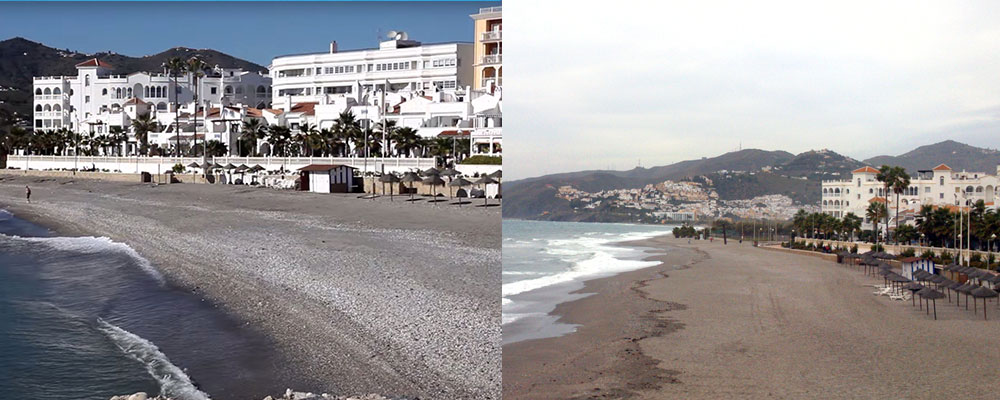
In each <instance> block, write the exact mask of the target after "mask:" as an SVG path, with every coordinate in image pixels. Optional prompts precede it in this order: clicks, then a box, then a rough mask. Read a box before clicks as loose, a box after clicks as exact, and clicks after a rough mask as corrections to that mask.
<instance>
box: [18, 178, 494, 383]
mask: <svg viewBox="0 0 1000 400" xmlns="http://www.w3.org/2000/svg"><path fill="white" fill-rule="evenodd" d="M25 185H30V186H31V188H32V192H33V193H32V203H31V204H26V202H25V200H24V186H25ZM400 200H402V199H399V198H397V199H395V201H392V202H390V201H389V199H388V198H378V199H375V200H364V199H359V198H357V195H348V194H331V195H322V194H313V193H302V192H291V191H278V190H273V189H263V188H252V187H247V186H228V185H191V184H187V185H185V184H175V185H160V186H156V185H150V184H139V183H134V184H133V183H119V182H102V181H96V180H74V179H72V178H40V177H29V176H18V175H17V174H3V175H0V207H2V208H5V209H7V210H9V211H10V212H12V213H14V214H15V215H17V216H20V217H22V218H26V219H30V220H32V221H34V222H36V223H40V224H43V225H45V226H47V227H49V228H52V229H54V230H56V231H57V232H59V233H60V234H62V235H67V236H69V235H77V236H99V237H108V238H110V239H111V240H114V241H116V242H121V243H125V244H127V245H128V246H130V247H132V248H133V249H135V250H136V251H137V252H138V253H139V254H141V255H142V256H144V257H146V258H148V259H149V260H150V261H151V262H152V264H153V265H154V266H155V268H157V269H158V270H159V271H160V272H161V273H162V274H163V275H164V277H165V278H166V280H167V282H168V284H170V285H175V286H178V287H182V288H184V289H185V290H190V291H192V292H195V293H198V294H200V295H202V296H204V298H205V299H206V300H209V301H212V302H214V303H216V304H218V305H219V307H220V308H222V309H224V310H225V311H226V312H228V313H231V314H233V315H235V316H236V317H238V318H240V319H242V320H243V321H245V323H246V324H248V325H250V326H252V327H254V328H255V329H258V330H260V331H261V332H262V333H264V334H266V335H268V336H270V337H271V338H273V339H274V340H275V342H276V343H277V346H278V347H279V348H278V349H276V350H278V351H279V352H281V353H282V354H284V355H285V358H286V359H285V360H282V362H283V363H286V367H287V368H285V369H283V372H280V373H286V374H294V375H295V376H296V377H297V378H302V377H307V378H308V379H309V380H310V381H312V382H315V385H316V386H317V387H310V388H301V389H303V390H309V391H312V392H315V393H330V394H331V395H336V396H355V395H363V394H368V393H378V394H380V395H384V396H388V397H406V398H412V397H419V398H431V399H433V398H439V399H455V398H470V399H494V398H499V397H500V381H501V379H500V365H501V356H500V352H501V348H500V340H501V339H500V297H499V295H498V293H499V292H500V279H499V276H500V268H501V267H500V243H501V240H500V231H501V224H500V207H490V208H482V207H470V206H469V205H465V206H463V207H461V208H459V207H458V206H456V205H451V204H449V203H447V202H439V203H435V204H429V203H426V202H419V201H418V202H415V203H409V202H406V201H400ZM297 381H301V379H297ZM113 394H114V393H110V394H109V397H110V395H113ZM261 397H263V395H262V396H261Z"/></svg>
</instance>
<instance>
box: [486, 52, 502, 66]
mask: <svg viewBox="0 0 1000 400" xmlns="http://www.w3.org/2000/svg"><path fill="white" fill-rule="evenodd" d="M502 62H503V54H489V55H485V56H483V62H482V64H500V63H502Z"/></svg>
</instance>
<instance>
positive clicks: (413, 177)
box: [400, 172, 420, 202]
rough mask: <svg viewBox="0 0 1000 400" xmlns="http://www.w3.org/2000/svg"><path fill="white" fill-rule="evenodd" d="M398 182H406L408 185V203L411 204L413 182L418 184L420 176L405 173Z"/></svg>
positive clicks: (414, 173)
mask: <svg viewBox="0 0 1000 400" xmlns="http://www.w3.org/2000/svg"><path fill="white" fill-rule="evenodd" d="M400 182H408V183H409V184H410V202H413V192H414V191H415V190H413V182H420V175H417V173H416V172H407V173H405V174H403V178H402V179H400Z"/></svg>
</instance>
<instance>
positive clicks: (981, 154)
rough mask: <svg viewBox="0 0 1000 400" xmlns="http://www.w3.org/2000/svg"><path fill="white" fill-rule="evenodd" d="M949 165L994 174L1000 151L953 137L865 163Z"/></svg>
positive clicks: (916, 167) (912, 167) (913, 167)
mask: <svg viewBox="0 0 1000 400" xmlns="http://www.w3.org/2000/svg"><path fill="white" fill-rule="evenodd" d="M942 162H943V163H945V164H948V166H949V167H951V168H952V169H954V170H957V171H961V170H966V171H975V172H987V173H990V174H992V173H996V171H997V166H998V165H1000V151H997V150H993V149H984V148H980V147H975V146H970V145H967V144H965V143H959V142H956V141H954V140H945V141H943V142H939V143H935V144H931V145H927V146H920V147H917V148H916V149H914V150H912V151H909V152H907V153H904V154H902V155H898V156H877V157H872V158H869V159H867V160H865V163H867V164H869V165H872V166H875V167H878V166H880V165H883V164H884V165H898V166H901V167H903V168H906V170H907V171H910V172H911V173H912V172H915V171H917V170H928V169H931V168H934V167H935V166H937V165H938V164H940V163H942Z"/></svg>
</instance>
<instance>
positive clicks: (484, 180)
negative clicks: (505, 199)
mask: <svg viewBox="0 0 1000 400" xmlns="http://www.w3.org/2000/svg"><path fill="white" fill-rule="evenodd" d="M491 183H497V181H496V180H495V179H493V178H491V177H490V176H489V175H484V176H483V177H482V178H479V180H477V181H476V184H477V185H483V208H486V205H487V201H489V196H487V195H486V185H489V184H491Z"/></svg>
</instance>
